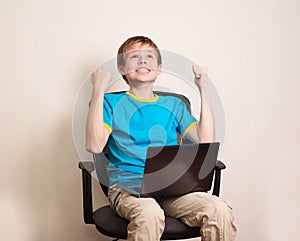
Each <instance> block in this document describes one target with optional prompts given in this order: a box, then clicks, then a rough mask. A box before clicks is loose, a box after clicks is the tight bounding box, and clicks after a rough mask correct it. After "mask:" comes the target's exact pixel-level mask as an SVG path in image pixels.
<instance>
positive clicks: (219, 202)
mask: <svg viewBox="0 0 300 241" xmlns="http://www.w3.org/2000/svg"><path fill="white" fill-rule="evenodd" d="M214 208H215V216H217V217H218V219H221V220H225V221H228V222H231V221H232V220H233V214H232V208H231V206H230V205H229V204H228V203H227V202H225V201H224V200H223V199H221V198H218V199H216V201H215V202H214Z"/></svg>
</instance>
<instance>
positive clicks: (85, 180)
mask: <svg viewBox="0 0 300 241" xmlns="http://www.w3.org/2000/svg"><path fill="white" fill-rule="evenodd" d="M155 93H156V94H158V95H173V96H177V97H178V96H179V97H180V98H181V99H182V100H183V101H184V102H185V104H186V105H187V108H188V110H189V111H190V110H191V109H190V102H189V100H188V99H187V98H186V97H185V96H183V95H178V94H174V93H168V92H159V91H157V92H155ZM96 155H105V154H104V153H100V154H94V155H93V157H94V160H96V158H97V157H96ZM225 168H226V166H225V164H224V163H223V162H221V161H220V160H218V161H217V163H216V166H215V168H214V180H213V191H212V195H216V196H219V194H220V185H221V171H222V170H224V169H225ZM79 169H81V172H82V191H83V217H84V223H85V224H95V226H96V228H97V230H98V231H99V232H100V233H102V234H104V235H106V236H109V237H112V238H114V239H113V240H114V241H116V240H119V239H126V237H127V229H126V230H121V231H122V233H121V234H116V233H114V232H113V231H110V230H107V229H105V228H103V227H101V226H100V225H98V223H97V220H95V218H96V219H97V217H99V215H100V216H101V214H102V213H105V214H106V215H112V216H114V220H115V222H116V223H118V224H120V226H122V227H126V224H124V222H127V221H125V220H124V219H122V218H121V217H119V216H118V215H117V214H116V213H115V212H114V211H113V210H112V209H110V207H109V205H106V206H103V207H100V208H99V209H97V210H95V211H94V209H93V195H92V180H91V177H92V175H91V174H92V172H93V171H94V170H95V165H94V162H92V161H85V162H79ZM99 183H100V182H99ZM100 185H101V188H102V191H103V193H104V194H105V195H106V196H107V191H108V187H106V186H105V185H103V184H102V183H100ZM96 214H97V215H96ZM96 216H97V217H96ZM165 221H166V222H165V230H164V233H163V235H162V237H161V239H164V240H169V239H188V238H195V237H199V236H200V227H193V228H192V227H188V226H187V225H186V224H184V223H182V222H181V221H180V220H179V219H175V218H171V217H166V220H165ZM174 223H175V224H176V223H177V224H178V223H179V224H180V228H182V230H184V232H181V234H180V235H178V234H172V233H170V232H168V231H169V230H172V228H171V229H170V228H169V227H172V226H173V228H174ZM118 224H116V225H118ZM111 225H114V224H111ZM123 229H124V228H123Z"/></svg>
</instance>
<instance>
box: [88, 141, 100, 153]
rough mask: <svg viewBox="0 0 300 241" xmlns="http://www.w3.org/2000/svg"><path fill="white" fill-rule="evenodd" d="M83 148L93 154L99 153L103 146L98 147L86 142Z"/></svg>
mask: <svg viewBox="0 0 300 241" xmlns="http://www.w3.org/2000/svg"><path fill="white" fill-rule="evenodd" d="M85 149H86V150H87V151H88V152H90V153H93V154H98V153H101V152H102V151H103V149H104V147H100V146H99V145H97V144H96V145H95V144H91V143H86V146H85Z"/></svg>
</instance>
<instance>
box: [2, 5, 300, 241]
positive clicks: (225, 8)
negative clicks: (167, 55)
mask: <svg viewBox="0 0 300 241" xmlns="http://www.w3.org/2000/svg"><path fill="white" fill-rule="evenodd" d="M299 7H300V6H299V3H298V1H296V0H295V1H293V0H285V1H284V0H261V1H234V0H227V1H199V0H197V1H194V0H193V1H178V2H176V1H150V2H149V1H148V2H142V1H100V0H91V1H83V0H72V1H67V0H66V1H58V0H54V1H37V0H28V1H21V0H11V1H4V0H1V1H0V34H1V35H0V36H1V37H0V70H1V71H0V80H1V88H0V104H1V125H0V129H1V168H0V214H1V218H0V227H1V232H0V240H10V241H19V240H22V241H41V240H43V241H54V240H55V241H67V240H72V241H82V240H85V241H96V240H109V239H107V238H105V237H104V236H102V235H100V234H98V232H97V231H95V229H94V228H93V227H92V226H88V225H84V224H83V221H82V210H81V182H80V173H79V170H78V169H77V163H78V162H79V158H78V156H77V153H76V151H75V148H74V144H73V140H72V111H73V106H74V103H75V99H76V97H77V93H78V91H79V88H80V86H81V84H82V82H83V80H84V79H85V78H86V76H87V75H88V73H89V72H90V71H92V70H93V68H95V67H96V66H97V65H99V64H101V63H103V62H105V61H106V60H108V59H111V58H112V57H113V56H114V55H115V52H116V49H117V47H118V46H119V44H120V43H121V42H122V41H123V40H125V39H126V38H127V37H129V36H132V35H136V34H145V35H147V36H150V37H152V38H153V39H154V40H155V41H156V42H157V43H158V45H159V46H160V48H162V49H165V50H170V51H174V52H177V53H179V54H182V55H184V56H187V57H189V58H190V59H192V60H194V61H195V62H198V63H200V64H203V63H205V64H206V65H207V66H208V67H209V71H210V75H211V76H212V78H213V80H214V83H215V86H216V87H217V89H218V91H219V94H220V96H221V98H222V100H223V104H224V108H225V113H226V121H227V124H226V125H227V129H226V143H225V148H224V151H223V160H224V161H225V162H226V163H227V164H228V169H227V171H226V172H225V173H224V178H223V185H222V196H223V197H224V198H225V199H227V200H228V201H229V202H230V203H231V204H232V206H233V207H234V210H235V216H236V222H237V225H238V228H239V233H238V237H237V240H239V241H252V240H256V241H276V240H297V239H298V235H299V231H298V229H297V227H298V223H299V220H298V219H299V218H300V214H299V202H300V196H299V191H298V192H296V191H295V190H296V189H297V184H298V183H299V181H300V178H299V174H298V170H299V158H298V156H299V153H298V149H299V131H300V127H299V121H300V114H299V101H300V98H299V94H298V91H299V87H300V84H299V66H298V65H299V57H298V56H299V42H300V39H299V37H300V32H299V30H298V29H299V17H298V9H299ZM296 64H297V65H296ZM95 190H97V189H95ZM103 202H105V199H104V198H103V196H102V194H101V193H100V192H99V193H97V195H96V196H95V203H96V206H97V205H100V203H103Z"/></svg>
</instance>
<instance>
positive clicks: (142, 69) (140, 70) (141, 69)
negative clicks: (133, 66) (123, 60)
mask: <svg viewBox="0 0 300 241" xmlns="http://www.w3.org/2000/svg"><path fill="white" fill-rule="evenodd" d="M150 71H151V70H150V69H147V68H144V67H143V68H138V69H137V70H136V72H138V73H149V72H150Z"/></svg>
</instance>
